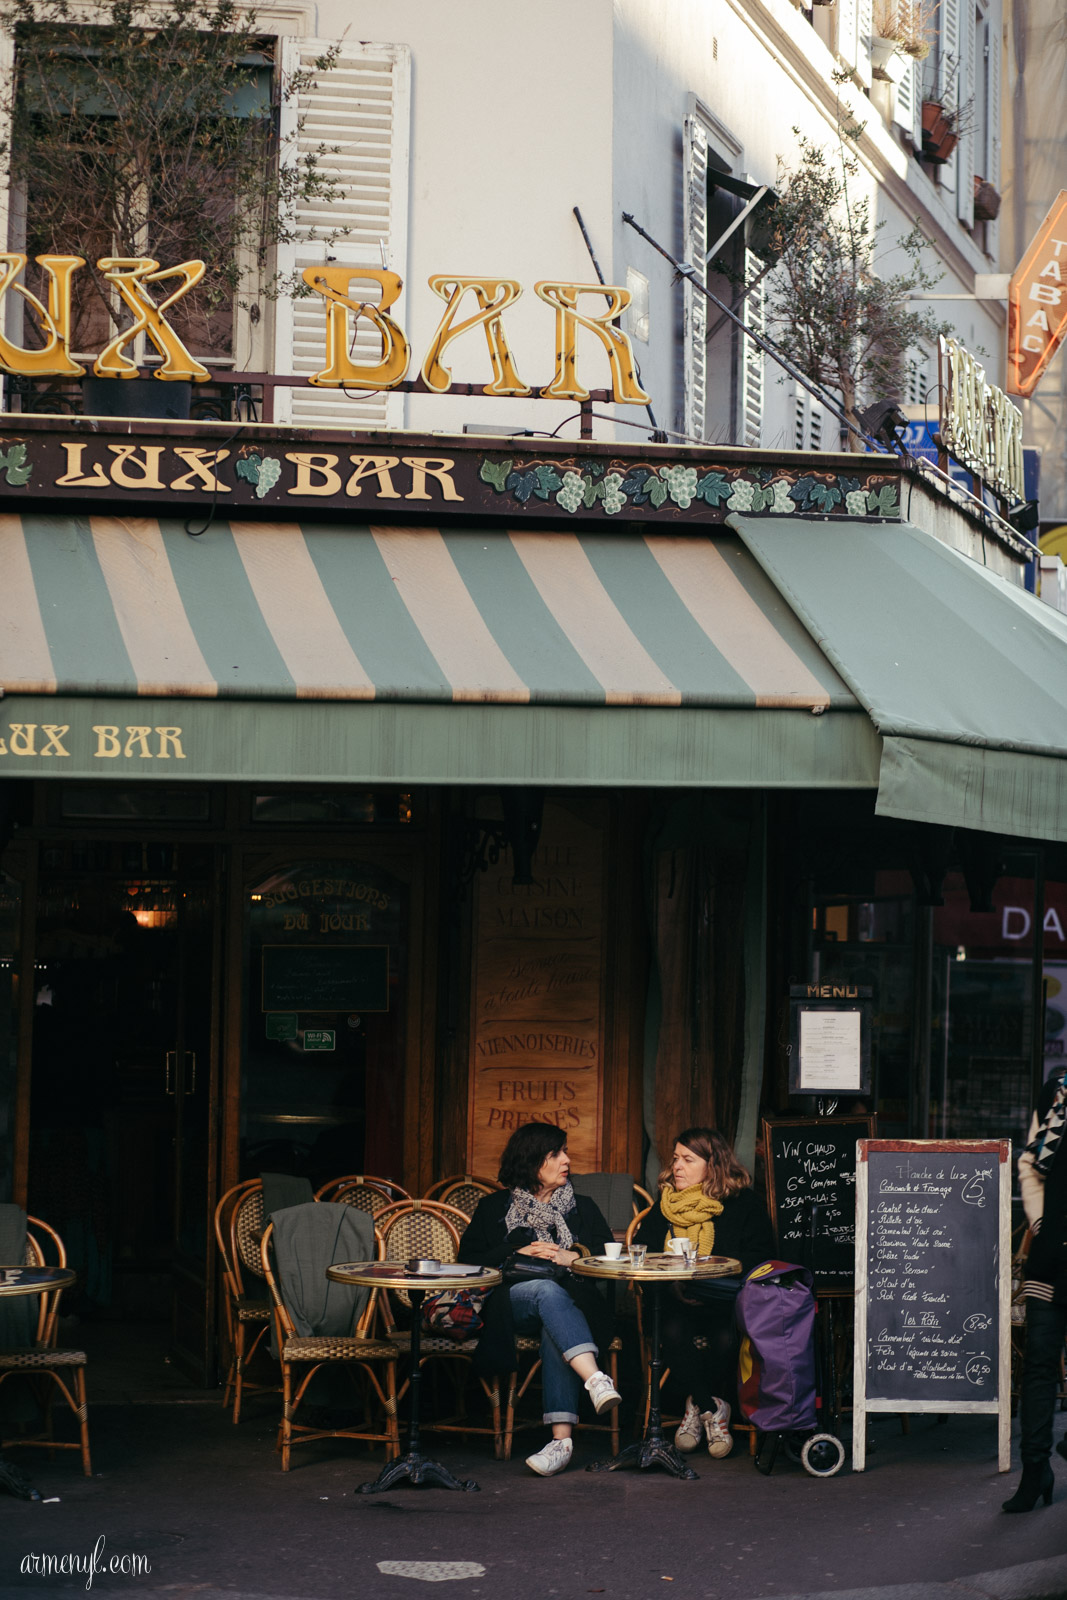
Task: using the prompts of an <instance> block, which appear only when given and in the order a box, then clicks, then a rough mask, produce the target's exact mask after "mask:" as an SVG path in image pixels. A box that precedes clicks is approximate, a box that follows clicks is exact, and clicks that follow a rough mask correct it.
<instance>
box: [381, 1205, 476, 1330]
mask: <svg viewBox="0 0 1067 1600" xmlns="http://www.w3.org/2000/svg"><path fill="white" fill-rule="evenodd" d="M469 1221H470V1218H469V1217H467V1216H466V1215H465V1214H464V1213H463V1212H462V1211H460V1210H459V1208H458V1206H449V1205H444V1204H442V1203H441V1202H440V1201H438V1200H400V1201H398V1202H397V1203H396V1204H395V1205H392V1206H388V1207H387V1208H386V1209H385V1210H384V1211H380V1212H379V1213H378V1215H377V1216H376V1217H375V1219H374V1226H375V1230H376V1231H377V1233H378V1235H379V1237H380V1238H381V1241H382V1256H383V1259H384V1260H386V1261H414V1260H418V1261H455V1260H456V1255H457V1252H458V1250H459V1240H460V1235H461V1233H462V1232H463V1230H464V1229H465V1228H466V1226H467V1223H468V1222H469ZM390 1292H391V1293H392V1294H395V1295H396V1298H397V1299H398V1300H399V1301H400V1303H401V1305H405V1306H407V1305H410V1304H411V1301H410V1299H409V1297H408V1295H407V1293H406V1292H405V1291H404V1290H403V1289H394V1290H392V1291H390ZM386 1316H387V1318H388V1310H387V1309H386Z"/></svg>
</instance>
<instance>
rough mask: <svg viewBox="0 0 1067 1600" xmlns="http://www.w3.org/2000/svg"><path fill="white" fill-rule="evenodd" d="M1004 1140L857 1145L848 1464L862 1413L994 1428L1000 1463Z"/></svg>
mask: <svg viewBox="0 0 1067 1600" xmlns="http://www.w3.org/2000/svg"><path fill="white" fill-rule="evenodd" d="M1010 1294H1011V1141H1010V1139H986V1140H978V1141H974V1142H971V1141H966V1140H936V1139H915V1140H899V1139H896V1140H890V1139H869V1140H861V1141H860V1144H859V1147H858V1150H857V1158H856V1353H855V1381H854V1384H853V1408H854V1409H853V1441H852V1466H853V1470H854V1471H856V1472H862V1471H863V1468H864V1466H865V1452H866V1435H867V1428H866V1417H867V1414H868V1413H869V1412H886V1411H889V1412H904V1411H933V1412H937V1413H947V1412H950V1411H965V1412H978V1413H983V1412H984V1413H987V1414H988V1415H990V1416H996V1417H997V1419H998V1422H999V1448H998V1457H999V1464H1000V1470H1001V1472H1007V1470H1008V1467H1009V1465H1010V1452H1009V1437H1010V1430H1011V1305H1010Z"/></svg>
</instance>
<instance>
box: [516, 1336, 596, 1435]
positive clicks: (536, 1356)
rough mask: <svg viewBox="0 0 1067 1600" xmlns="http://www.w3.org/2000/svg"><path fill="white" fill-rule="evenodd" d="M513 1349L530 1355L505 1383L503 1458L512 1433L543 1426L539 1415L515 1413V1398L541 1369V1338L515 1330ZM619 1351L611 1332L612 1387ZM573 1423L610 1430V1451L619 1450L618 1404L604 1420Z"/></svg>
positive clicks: (591, 1429)
mask: <svg viewBox="0 0 1067 1600" xmlns="http://www.w3.org/2000/svg"><path fill="white" fill-rule="evenodd" d="M515 1349H516V1351H517V1353H518V1355H519V1357H520V1360H521V1358H522V1357H523V1356H530V1355H532V1356H533V1360H532V1361H531V1363H530V1365H529V1367H528V1368H527V1369H526V1372H525V1374H524V1375H523V1377H522V1380H521V1382H520V1381H519V1374H518V1373H517V1372H513V1373H512V1374H511V1377H510V1382H509V1386H508V1398H507V1406H506V1409H505V1412H504V1460H505V1461H510V1460H511V1446H512V1443H513V1441H514V1438H515V1435H516V1433H521V1432H523V1431H524V1430H525V1429H527V1428H540V1427H542V1426H543V1423H542V1421H541V1418H540V1416H537V1417H519V1418H518V1419H516V1412H517V1411H518V1406H519V1402H520V1401H521V1400H523V1399H524V1398H525V1396H526V1392H527V1390H528V1389H529V1388H530V1386H531V1384H532V1383H533V1381H534V1379H535V1378H536V1377H537V1374H538V1373H539V1372H540V1370H541V1341H540V1339H535V1338H534V1337H533V1335H532V1334H526V1333H518V1334H516V1335H515ZM621 1354H622V1339H621V1338H620V1337H619V1335H618V1334H616V1335H615V1336H614V1338H613V1339H612V1341H611V1343H610V1345H609V1346H608V1375H609V1376H610V1378H611V1381H612V1383H613V1384H614V1385H615V1387H616V1388H618V1386H619V1356H620V1355H621ZM575 1426H576V1427H578V1428H581V1429H582V1430H583V1431H587V1432H589V1433H610V1435H611V1453H612V1455H613V1456H617V1455H618V1453H619V1408H618V1407H617V1406H616V1408H615V1410H614V1411H612V1412H610V1413H609V1416H608V1421H607V1422H578V1423H576V1424H575Z"/></svg>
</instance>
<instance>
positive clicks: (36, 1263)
mask: <svg viewBox="0 0 1067 1600" xmlns="http://www.w3.org/2000/svg"><path fill="white" fill-rule="evenodd" d="M66 1264H67V1251H66V1247H65V1245H64V1243H63V1241H62V1239H61V1238H60V1237H59V1234H58V1233H57V1232H56V1230H55V1229H54V1228H51V1227H49V1225H48V1223H47V1222H42V1221H41V1219H40V1217H27V1218H26V1265H27V1266H28V1267H65V1266H66ZM62 1293H63V1291H62V1289H53V1290H52V1291H51V1293H50V1294H42V1295H38V1297H37V1300H38V1306H37V1332H36V1334H35V1335H34V1341H33V1342H34V1344H38V1345H43V1346H44V1347H45V1348H46V1349H49V1350H52V1349H54V1348H55V1343H56V1334H57V1331H58V1330H57V1319H58V1315H59V1297H60V1295H61V1294H62Z"/></svg>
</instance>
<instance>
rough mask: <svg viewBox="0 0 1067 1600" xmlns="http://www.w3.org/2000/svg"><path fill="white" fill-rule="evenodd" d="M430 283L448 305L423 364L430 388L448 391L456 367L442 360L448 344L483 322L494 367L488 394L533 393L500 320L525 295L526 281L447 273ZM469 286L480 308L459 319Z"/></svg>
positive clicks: (424, 380)
mask: <svg viewBox="0 0 1067 1600" xmlns="http://www.w3.org/2000/svg"><path fill="white" fill-rule="evenodd" d="M429 284H430V288H431V289H432V290H433V292H434V294H439V295H440V296H441V299H442V300H447V302H448V304H447V305H446V307H445V314H444V316H443V317H442V318H441V321H440V323H439V324H438V327H437V332H436V333H435V334H434V336H433V338H432V339H431V341H430V348H429V350H428V351H427V352H426V360H425V361H424V362H423V364H422V381H423V383H424V384H425V385H426V387H427V389H433V390H434V391H435V392H436V393H437V394H446V393H447V392H448V390H449V389H450V388H451V386H452V369H451V367H446V366H444V364H443V363H442V361H441V356H442V354H443V352H444V349H445V346H446V345H447V344H450V343H451V341H452V340H453V339H458V338H459V335H460V334H461V333H466V331H467V329H468V328H476V327H477V326H478V325H479V323H480V324H481V325H482V326H483V327H484V329H485V338H486V342H487V344H488V345H489V360H490V361H491V362H492V366H493V381H492V383H490V384H488V385H487V386H486V389H485V393H486V394H514V395H522V394H529V393H530V390H529V387H528V386H527V385H526V384H525V383H523V381H522V379H521V378H520V377H519V374H518V372H517V371H516V369H515V363H514V361H513V360H512V357H511V351H510V350H509V349H508V341H507V337H506V335H505V333H504V324H503V322H502V321H501V320H500V319H501V313H502V312H503V310H504V308H505V306H510V305H512V304H513V303H514V301H516V300H517V299H518V298H519V296H520V295H521V293H522V284H521V283H516V282H515V280H514V279H513V278H457V277H453V276H451V275H450V274H447V273H439V274H437V275H435V276H434V277H432V278H430V280H429ZM468 289H470V290H472V291H473V293H474V298H475V299H476V300H477V302H478V310H477V311H476V312H475V313H474V315H473V316H470V317H467V318H466V319H465V320H464V321H463V322H455V321H454V320H453V319H454V318H455V315H456V312H457V311H458V310H459V303H460V301H461V300H462V299H463V296H464V295H465V294H466V292H467V290H468Z"/></svg>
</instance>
